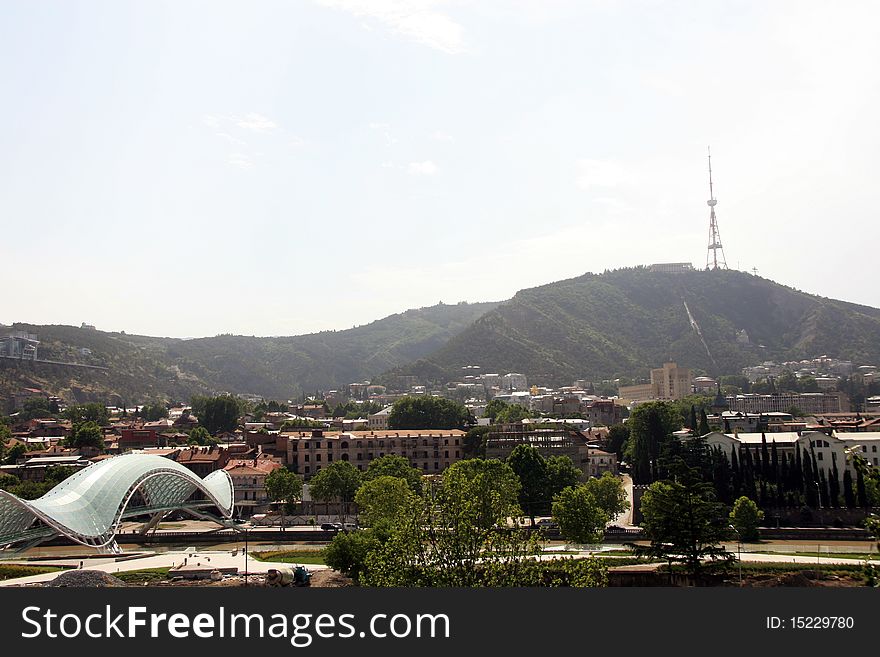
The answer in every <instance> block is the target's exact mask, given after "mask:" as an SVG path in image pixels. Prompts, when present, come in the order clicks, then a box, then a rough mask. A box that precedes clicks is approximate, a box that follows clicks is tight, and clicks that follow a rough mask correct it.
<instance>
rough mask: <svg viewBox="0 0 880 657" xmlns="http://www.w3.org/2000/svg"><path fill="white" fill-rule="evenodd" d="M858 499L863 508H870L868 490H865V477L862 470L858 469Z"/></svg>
mask: <svg viewBox="0 0 880 657" xmlns="http://www.w3.org/2000/svg"><path fill="white" fill-rule="evenodd" d="M856 500H857V501H858V503H859V506H860V507H861V508H863V509H867V508H868V491H867V490H865V477H864V475H863V474H862V471H861V470H856Z"/></svg>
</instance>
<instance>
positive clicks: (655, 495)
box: [637, 462, 732, 577]
mask: <svg viewBox="0 0 880 657" xmlns="http://www.w3.org/2000/svg"><path fill="white" fill-rule="evenodd" d="M673 470H674V477H675V478H674V479H672V480H668V481H657V482H654V483H653V484H651V486H650V487H649V488H648V490H647V491H645V494H644V495H643V496H642V503H641V510H642V516H643V518H644V520H643V522H642V527H643V528H644V530H645V534H646V535H647V537H648V539H649V540H650V541H651V544H650V546H649V547H647V548H641V549H638V550H637V552H639V553H643V554H650V555H652V556H655V557H662V558H664V559H665V560H667V561H669V562H670V563H672V562H674V561H680V562H682V563H683V564H684V565H685V566H686V568H687V569H688V571H689V572H690V573H691V574H692V575H694V577H697V576H699V574H700V572H701V569H702V565H703V564H702V562H703V560H704V559H705V558H707V557H708V558H709V559H710V560H712V561H713V562H714V561H716V560H729V559H730V558H731V556H732V555H730V554H729V553H728V552H727V551H726V550H724V549H723V548H722V547H719V545H718V544H719V543H720V542H721V541H723V540H726V539H727V538H728V537H729V527H728V522H727V512H726V510H725V507H724V505H723V504H720V503H718V502H716V501H715V495H714V491H713V489H712V486H711V484H707V483H705V482H703V481H701V480H700V476H699V473H698V472H696V471H695V470H694V469H691V468H687V467H686V466H685V465H684V463H683V462H679V463H677V464H676V466H675V467H674V468H673Z"/></svg>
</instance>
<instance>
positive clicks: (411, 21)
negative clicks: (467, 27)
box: [315, 0, 465, 55]
mask: <svg viewBox="0 0 880 657" xmlns="http://www.w3.org/2000/svg"><path fill="white" fill-rule="evenodd" d="M315 1H316V2H317V3H318V4H319V5H322V6H324V7H330V8H332V9H339V10H342V11H346V12H348V13H350V14H352V15H353V16H355V17H357V18H372V19H374V20H376V21H378V22H379V23H381V24H382V25H384V26H385V27H386V28H387V29H388V30H389V31H391V32H392V33H394V34H399V35H401V36H403V37H405V38H407V39H410V40H411V41H415V42H416V43H421V44H422V45H425V46H428V47H429V48H434V49H435V50H440V51H441V52H445V53H447V54H450V55H457V54H459V53H462V52H465V45H464V28H463V27H462V26H461V25H459V24H458V23H456V22H455V21H454V20H452V19H451V18H450V17H449V16H447V15H446V14H443V13H441V12H439V11H437V10H436V7H437V6H438V5H440V4H442V3H441V2H438V1H437V0H315ZM362 25H363V23H362Z"/></svg>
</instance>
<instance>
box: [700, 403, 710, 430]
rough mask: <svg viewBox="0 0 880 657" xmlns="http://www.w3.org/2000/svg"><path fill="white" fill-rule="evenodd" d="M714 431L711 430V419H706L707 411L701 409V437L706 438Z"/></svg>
mask: <svg viewBox="0 0 880 657" xmlns="http://www.w3.org/2000/svg"><path fill="white" fill-rule="evenodd" d="M711 431H712V430H711V429H710V428H709V418H708V417H706V409H705V408H701V409H700V435H701V436H705V435H706V434H707V433H710V432H711Z"/></svg>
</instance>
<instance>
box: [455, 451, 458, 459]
mask: <svg viewBox="0 0 880 657" xmlns="http://www.w3.org/2000/svg"><path fill="white" fill-rule="evenodd" d="M455 458H459V456H458V450H455Z"/></svg>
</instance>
